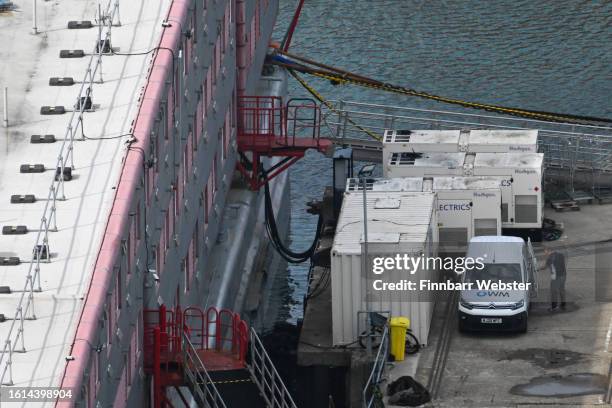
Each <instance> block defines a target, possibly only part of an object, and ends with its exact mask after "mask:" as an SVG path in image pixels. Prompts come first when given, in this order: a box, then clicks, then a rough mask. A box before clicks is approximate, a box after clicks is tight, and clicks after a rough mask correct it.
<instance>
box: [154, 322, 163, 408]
mask: <svg viewBox="0 0 612 408" xmlns="http://www.w3.org/2000/svg"><path fill="white" fill-rule="evenodd" d="M153 335H154V340H153V407H154V408H162V406H163V401H162V398H163V392H164V391H163V386H162V383H161V376H162V375H161V331H160V329H159V327H155V329H154V330H153Z"/></svg>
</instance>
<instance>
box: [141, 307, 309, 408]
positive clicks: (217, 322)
mask: <svg viewBox="0 0 612 408" xmlns="http://www.w3.org/2000/svg"><path fill="white" fill-rule="evenodd" d="M144 317H145V332H144V334H145V337H144V338H145V343H144V351H145V365H144V367H145V371H146V372H147V373H148V374H152V376H153V407H155V408H164V407H173V406H175V405H173V404H172V402H173V401H170V400H169V399H168V396H167V394H166V390H167V389H168V388H170V387H174V388H175V390H176V391H177V394H178V396H179V397H180V399H181V400H182V402H183V404H184V405H185V406H186V407H189V406H190V401H189V398H187V397H186V396H185V395H183V394H182V393H181V391H180V387H183V386H186V387H187V388H188V389H189V390H190V392H191V397H192V398H193V400H195V402H196V404H197V406H199V407H211V408H217V407H219V408H242V407H255V408H258V407H267V408H297V407H296V405H295V403H294V402H293V399H292V398H291V395H290V394H289V391H288V390H287V388H286V387H285V384H284V383H283V381H282V379H281V377H280V375H279V374H278V372H277V371H276V368H275V367H274V364H273V363H272V360H271V359H270V357H269V356H268V354H267V352H266V350H265V348H264V346H263V344H262V342H261V340H260V339H259V336H257V333H256V332H255V330H254V329H252V328H251V329H250V330H249V329H248V328H247V326H246V323H245V322H244V321H243V320H242V319H240V316H239V315H238V314H236V313H234V312H232V311H229V310H226V309H222V310H217V309H216V308H213V307H211V308H208V309H207V310H206V311H205V312H204V311H202V310H201V309H199V308H196V307H189V308H187V309H185V310H181V309H180V308H179V307H177V308H176V309H175V310H168V309H166V308H165V307H164V306H161V307H160V308H159V309H153V310H145V311H144ZM174 402H176V401H174Z"/></svg>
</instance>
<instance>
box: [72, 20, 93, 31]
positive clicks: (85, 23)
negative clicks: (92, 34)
mask: <svg viewBox="0 0 612 408" xmlns="http://www.w3.org/2000/svg"><path fill="white" fill-rule="evenodd" d="M91 27H93V24H92V22H91V21H90V20H82V21H74V20H73V21H69V22H68V28H69V29H71V30H79V29H84V28H91Z"/></svg>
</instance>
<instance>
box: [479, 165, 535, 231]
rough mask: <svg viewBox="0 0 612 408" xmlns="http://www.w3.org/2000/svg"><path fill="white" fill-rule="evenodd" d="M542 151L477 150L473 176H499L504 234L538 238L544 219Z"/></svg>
mask: <svg viewBox="0 0 612 408" xmlns="http://www.w3.org/2000/svg"><path fill="white" fill-rule="evenodd" d="M543 164H544V154H543V153H477V154H476V155H475V159H474V162H473V172H474V175H476V176H498V177H502V180H501V184H500V186H501V191H502V207H501V216H502V228H503V232H504V234H505V235H515V236H520V237H527V236H529V237H531V238H532V240H534V241H535V240H541V237H542V221H543V219H544V199H543V196H542V176H543V174H542V173H543Z"/></svg>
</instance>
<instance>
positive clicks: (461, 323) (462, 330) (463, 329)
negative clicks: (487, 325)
mask: <svg viewBox="0 0 612 408" xmlns="http://www.w3.org/2000/svg"><path fill="white" fill-rule="evenodd" d="M465 332H467V329H466V327H465V322H464V321H463V320H461V319H459V333H465Z"/></svg>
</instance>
